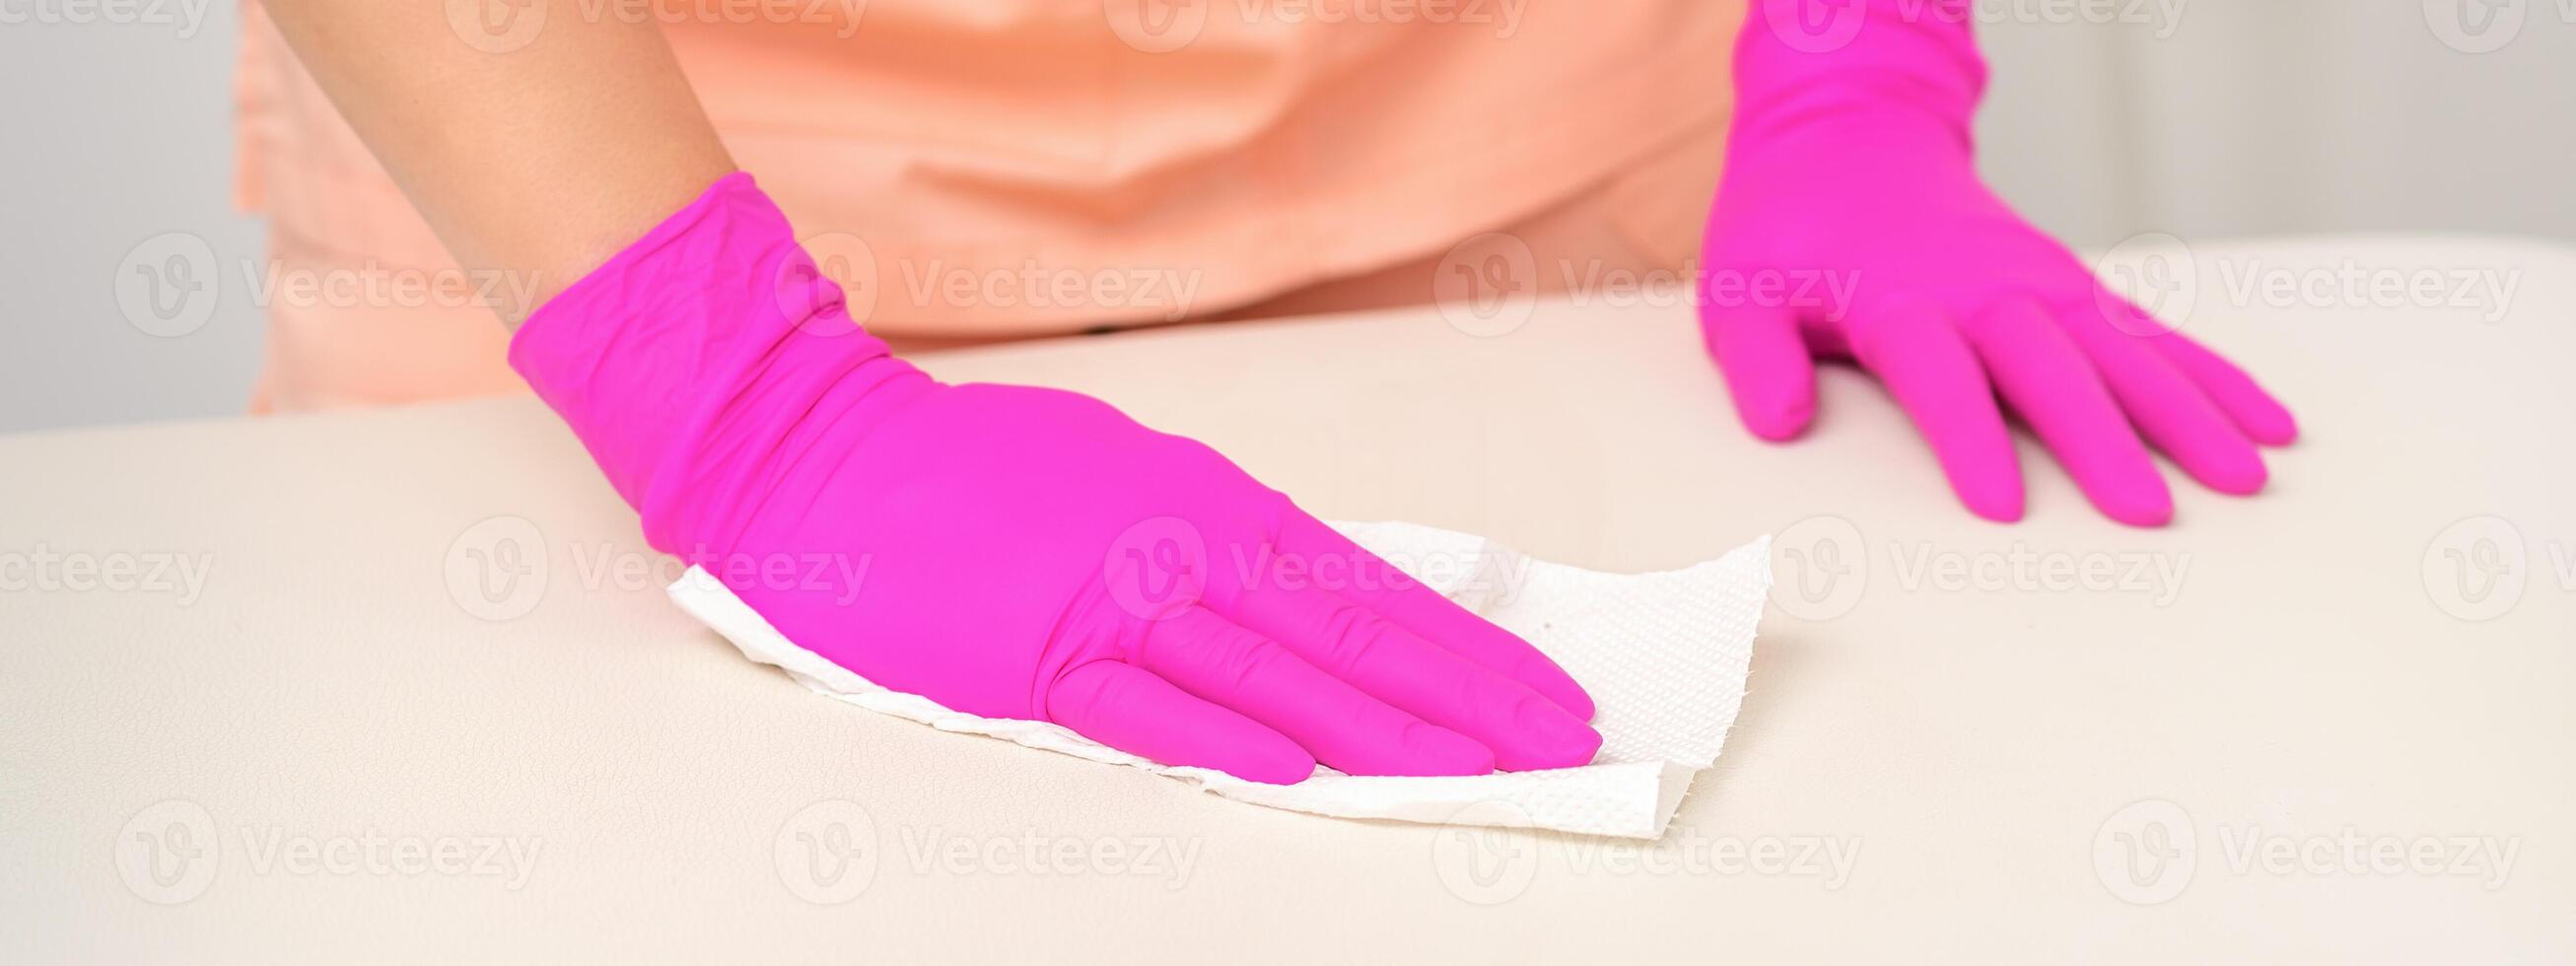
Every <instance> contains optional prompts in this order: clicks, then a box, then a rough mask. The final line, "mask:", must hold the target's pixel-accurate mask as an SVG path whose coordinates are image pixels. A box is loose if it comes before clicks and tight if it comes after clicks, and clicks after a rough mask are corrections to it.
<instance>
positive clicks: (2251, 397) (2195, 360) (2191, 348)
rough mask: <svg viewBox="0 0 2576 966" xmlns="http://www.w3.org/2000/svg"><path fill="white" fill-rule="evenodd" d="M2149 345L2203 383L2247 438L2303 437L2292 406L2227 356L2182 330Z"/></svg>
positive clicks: (2281, 442)
mask: <svg viewBox="0 0 2576 966" xmlns="http://www.w3.org/2000/svg"><path fill="white" fill-rule="evenodd" d="M2149 344H2151V345H2153V346H2155V348H2156V350H2157V351H2158V352H2161V353H2163V354H2164V357H2165V358H2166V359H2168V360H2170V361H2172V363H2173V364H2174V368H2176V369H2180V370H2182V373H2183V374H2184V375H2186V376H2190V377H2191V380H2192V381H2193V382H2195V383H2199V384H2200V388H2201V390H2202V391H2204V392H2207V393H2209V398H2210V399H2212V400H2215V401H2216V402H2217V403H2218V408H2219V409H2221V410H2224V411H2225V412H2226V413H2227V418H2228V419H2230V420H2232V421H2234V422H2235V423H2236V428H2237V429H2240V430H2243V431H2244V432H2245V435H2246V437H2247V438H2249V439H2252V440H2253V441H2255V442H2257V443H2261V444H2263V445H2265V446H2288V445H2290V443H2291V442H2293V441H2295V440H2297V439H2298V438H2299V421H2298V420H2297V419H2295V418H2293V417H2292V416H2291V415H2290V409H2289V407H2287V406H2283V405H2281V401H2280V400H2278V399H2274V398H2272V394H2271V393H2268V392H2265V391H2263V387H2262V386H2260V385H2258V384H2256V383H2255V382H2254V377H2253V376H2249V375H2246V374H2245V370H2243V369H2240V368H2237V366H2236V364H2235V363H2233V362H2229V361H2227V357H2225V356H2222V355H2219V354H2218V353H2216V352H2212V351H2210V350H2209V348H2208V347H2206V346H2203V345H2201V344H2200V343H2198V342H2194V341H2192V340H2191V339H2190V338H2188V337H2186V336H2184V335H2183V334H2182V333H2180V332H2168V333H2165V334H2164V335H2161V336H2158V337H2156V338H2155V339H2153V340H2151V341H2150V343H2149Z"/></svg>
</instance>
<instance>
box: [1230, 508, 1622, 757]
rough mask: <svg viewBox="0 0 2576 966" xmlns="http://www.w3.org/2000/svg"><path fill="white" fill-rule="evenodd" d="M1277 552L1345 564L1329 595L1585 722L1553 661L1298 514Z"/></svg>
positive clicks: (1579, 698)
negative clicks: (1542, 697) (1507, 680)
mask: <svg viewBox="0 0 2576 966" xmlns="http://www.w3.org/2000/svg"><path fill="white" fill-rule="evenodd" d="M1278 547H1279V552H1280V553H1282V554H1285V555H1289V556H1294V557H1302V558H1304V560H1305V562H1306V563H1307V564H1308V565H1309V569H1310V570H1311V569H1312V565H1313V564H1314V563H1316V562H1318V561H1328V560H1338V561H1348V562H1349V567H1350V572H1349V576H1348V577H1347V578H1346V579H1344V580H1343V581H1341V582H1342V583H1343V584H1344V585H1345V586H1341V587H1336V588H1334V592H1335V593H1336V594H1338V595H1339V596H1341V597H1342V599H1344V600H1348V601H1350V602H1352V603H1355V604H1358V605H1360V606H1361V607H1365V608H1367V609H1368V610H1369V611H1370V612H1372V613H1375V614H1376V615H1377V616H1379V617H1382V618H1385V619H1386V620H1388V621H1392V622H1394V624H1395V625H1396V626H1397V627H1401V628H1403V629H1405V630H1408V631H1412V632H1413V633H1414V634H1415V635H1418V636H1420V637H1421V638H1422V639H1424V640H1427V641H1429V642H1431V643H1433V644H1435V645H1438V646H1439V647H1440V648H1442V649H1443V650H1446V651H1448V652H1450V653H1452V654H1455V655H1457V656H1459V657H1463V658H1466V659H1467V660H1469V661H1473V662H1475V663H1477V664H1480V665H1483V666H1485V667H1487V668H1491V669H1492V670H1493V671H1494V672H1495V673H1498V674H1501V675H1503V676H1504V677H1508V678H1510V679H1512V680H1514V681H1518V682H1520V683H1521V684H1522V685H1525V686H1527V687H1528V688H1529V689H1530V690H1532V691H1536V692H1538V693H1539V694H1541V695H1545V696H1546V697H1547V699H1548V700H1549V701H1553V702H1555V703H1556V706H1557V707H1559V708H1563V709H1565V712H1566V713H1567V714H1570V715H1573V716H1574V718H1575V719H1576V720H1578V721H1590V720H1592V712H1593V705H1592V696H1591V695H1590V694H1587V693H1585V692H1584V690H1583V686H1582V685H1579V684H1576V683H1575V682H1574V677H1573V676H1572V675H1569V674H1567V673H1565V669H1564V668H1562V667H1558V666H1557V664H1556V662H1555V661H1554V660H1551V659H1549V658H1548V656H1547V655H1545V654H1542V653H1540V652H1539V649H1538V648H1536V647H1533V646H1531V645H1530V642H1528V641H1525V640H1522V639H1521V637H1520V635H1518V634H1514V633H1512V632H1510V631H1507V630H1504V629H1502V628H1501V627H1497V626H1495V625H1494V623H1493V622H1492V621H1489V620H1486V619H1484V618H1482V617H1478V616H1476V615H1475V614H1473V613H1471V612H1469V611H1468V610H1467V609H1466V608H1464V607H1461V606H1458V602H1457V601H1453V600H1450V599H1449V598H1447V597H1443V596H1440V592H1438V591H1435V590H1432V589H1431V588H1430V587H1427V586H1424V585H1423V583H1422V582H1421V581H1419V580H1415V579H1414V578H1413V577H1412V576H1411V575H1409V574H1406V573H1405V572H1404V571H1403V570H1400V569H1398V568H1397V567H1396V566H1395V565H1394V564H1390V563H1387V562H1386V561H1385V560H1384V559H1381V558H1380V557H1378V555H1376V554H1374V553H1370V552H1369V551H1368V550H1367V549H1366V548H1364V547H1361V546H1360V545H1359V544H1356V543H1353V542H1351V538H1349V537H1346V536H1343V535H1342V532H1341V531H1339V530H1335V529H1333V528H1332V527H1330V526H1328V525H1326V524H1325V523H1324V522H1323V521H1321V520H1317V519H1315V518H1314V517H1312V516H1309V515H1307V514H1306V512H1305V511H1302V510H1294V509H1292V510H1290V511H1289V513H1288V516H1287V519H1286V521H1285V522H1283V523H1282V524H1281V525H1280V528H1279V544H1278Z"/></svg>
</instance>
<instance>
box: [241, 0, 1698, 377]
mask: <svg viewBox="0 0 2576 966" xmlns="http://www.w3.org/2000/svg"><path fill="white" fill-rule="evenodd" d="M491 2H495V3H505V2H507V0H491ZM603 2H604V3H610V4H611V7H607V8H604V9H613V8H614V7H613V2H614V0H603ZM852 12H856V13H857V14H858V16H856V17H855V19H854V18H852V17H851V16H850V14H851V13H852ZM663 15H664V17H665V23H666V24H668V26H667V27H666V30H667V32H668V34H669V36H670V39H671V43H672V46H673V47H674V49H675V50H676V51H677V53H678V56H679V59H680V61H681V64H682V67H683V69H684V70H685V71H686V72H687V73H688V75H689V78H690V80H691V82H692V83H693V84H694V85H695V87H696V88H697V90H698V92H699V96H700V99H701V100H702V101H703V102H704V103H705V105H706V108H707V111H708V113H709V114H710V115H711V116H712V118H713V119H714V121H715V125H716V128H717V130H718V132H719V133H720V134H721V135H722V137H723V138H724V140H725V144H726V146H727V147H728V148H729V149H730V150H731V151H732V153H733V156H734V158H735V160H736V161H737V162H738V163H740V164H741V165H742V167H743V168H745V169H746V170H749V171H752V172H754V173H755V174H757V175H758V176H759V177H760V179H761V183H762V185H763V186H764V187H766V188H767V189H768V190H769V192H770V194H771V195H772V196H774V197H775V198H777V199H778V202H779V204H780V205H781V206H782V207H783V208H785V209H786V211H787V213H788V215H789V217H790V218H792V219H793V220H794V221H795V223H796V225H797V228H798V230H799V232H801V233H803V234H804V235H805V237H806V238H807V239H808V245H809V247H811V248H813V249H814V250H815V251H816V252H817V254H818V257H820V258H821V259H822V260H823V261H824V262H825V264H826V266H827V268H828V270H831V271H833V272H834V273H836V274H840V275H842V276H843V281H844V283H845V285H847V286H849V287H850V288H851V290H852V298H853V304H854V307H855V308H856V309H857V311H858V314H862V315H863V318H864V321H865V322H866V323H867V324H868V326H869V328H870V329H872V330H874V331H877V332H879V333H881V334H884V335H886V336H887V337H889V338H890V339H893V340H895V341H896V343H897V344H898V345H906V346H912V347H921V346H931V345H941V344H957V343H965V342H977V341H990V340H996V339H1009V338H1023V337H1030V336H1039V335H1048V334H1062V333H1071V332H1078V331H1085V330H1092V329H1098V328H1110V327H1125V326H1135V325H1147V324H1158V323H1165V322H1173V321H1183V320H1191V319H1206V318H1239V317H1251V316H1263V315H1280V314H1290V313H1304V312H1315V311H1332V310H1340V309H1353V308H1365V307H1379V306H1387V305H1402V304H1418V303H1425V302H1429V301H1431V299H1432V285H1433V280H1434V275H1435V274H1436V272H1435V269H1436V267H1437V266H1438V264H1439V262H1440V261H1441V259H1442V256H1443V255H1444V254H1446V253H1448V252H1449V251H1450V250H1451V248H1452V246H1454V245H1457V244H1458V243H1459V242H1460V241H1461V240H1462V239H1466V238H1469V237H1470V236H1474V235H1477V234H1480V233H1483V232H1490V231H1503V232H1508V233H1509V234H1511V235H1512V236H1515V237H1516V238H1518V239H1519V240H1520V241H1521V242H1524V243H1526V244H1527V245H1528V246H1529V247H1530V249H1531V251H1532V253H1533V258H1534V259H1535V260H1536V263H1537V264H1538V265H1539V266H1541V270H1540V271H1539V272H1538V273H1537V277H1536V281H1537V283H1538V287H1539V289H1540V290H1541V291H1546V290H1551V289H1556V288H1560V287H1563V286H1564V285H1565V283H1566V280H1567V279H1580V278H1586V277H1598V276H1599V274H1600V273H1601V272H1604V271H1607V272H1611V273H1619V272H1630V273H1634V272H1640V271H1653V270H1662V271H1666V272H1670V271H1674V270H1677V269H1679V268H1681V267H1682V266H1683V264H1684V262H1685V261H1686V260H1688V259H1692V258H1694V257H1695V256H1696V253H1697V248H1698V242H1699V233H1700V226H1701V223H1702V220H1703V219H1704V217H1705V215H1706V212H1707V206H1708V200H1709V196H1710V194H1711V192H1712V190H1713V189H1714V186H1715V184H1716V179H1717V174H1718V164H1719V159H1720V154H1721V150H1722V147H1723V139H1724V136H1725V128H1726V123H1725V122H1726V119H1727V111H1728V106H1729V103H1730V99H1729V92H1728V90H1727V67H1728V65H1727V59H1728V52H1729V51H1730V49H1731V47H1732V45H1733V40H1734V32H1735V30H1736V27H1737V25H1738V21H1739V20H1740V18H1741V15H1742V4H1741V2H1740V0H1617V2H1607V3H1590V4H1582V3H1562V2H1560V3H1546V2H1532V0H1392V2H1390V0H1357V2H1353V0H865V2H864V3H861V2H860V0H824V2H813V0H803V2H795V3H783V2H780V3H768V4H766V5H744V4H730V5H729V4H724V3H706V2H704V0H667V2H665V4H664V10H663ZM245 20H246V21H247V32H246V36H245V38H244V41H243V46H242V64H241V70H240V75H239V83H238V87H239V103H240V110H241V118H240V125H241V137H240V158H239V170H238V182H237V191H238V195H239V202H240V204H242V205H243V206H244V207H245V208H249V209H252V210H258V211H264V212H266V213H267V214H268V216H269V219H270V221H269V250H270V257H271V260H272V262H273V264H272V265H271V266H270V267H271V269H272V270H273V271H277V272H281V273H294V274H297V275H314V276H322V277H330V276H333V275H342V276H347V275H404V274H407V275H410V276H413V277H419V276H429V277H432V278H440V277H441V276H442V275H443V276H446V277H445V278H444V279H443V281H444V282H445V284H446V287H445V288H433V289H431V291H434V292H442V293H445V295H446V296H447V297H438V298H428V297H410V298H374V299H354V300H353V299H307V300H297V299H291V298H290V299H274V300H272V301H271V303H270V304H269V305H268V306H267V309H268V317H269V320H270V325H271V330H270V333H269V340H268V345H269V349H268V359H267V365H266V370H265V372H264V374H263V376H262V378H261V381H260V385H259V388H258V390H257V397H256V398H255V400H254V408H256V409H259V410H262V411H275V410H303V409H317V408H329V407H336V406H348V405H367V404H377V403H390V402H402V401H410V400H418V399H430V398H443V397H452V396H465V395H476V394H486V393H495V392H503V391H513V390H516V389H518V388H519V386H520V383H519V380H518V379H517V377H516V376H515V375H514V374H513V373H511V372H510V370H509V368H508V367H507V366H506V365H505V364H504V362H503V351H502V350H503V346H504V344H505V342H506V336H505V334H504V333H503V331H502V329H501V327H500V326H499V325H498V324H497V323H495V322H494V321H493V320H492V319H491V317H490V312H489V310H488V305H487V304H485V303H483V302H480V301H475V300H474V299H473V298H471V297H459V296H458V295H457V293H458V292H460V291H464V292H471V291H472V290H474V289H475V288H476V287H477V286H478V285H479V284H480V283H482V282H486V281H489V280H487V279H477V278H473V277H468V276H462V275H461V273H460V272H459V271H458V270H457V269H456V268H455V267H454V265H453V263H452V262H451V261H450V260H449V259H448V258H447V256H446V254H445V253H444V251H443V250H442V249H441V247H440V246H439V244H438V241H437V239H436V237H435V236H434V235H432V234H431V232H430V231H429V229H428V228H427V226H426V225H425V224H423V223H422V221H421V219H420V218H419V216H418V215H416V214H415V213H413V211H412V210H411V207H410V205H409V204H408V203H407V202H406V201H405V200H404V199H403V197H402V195H401V193H400V192H399V191H398V190H397V189H396V188H395V186H394V185H393V183H392V181H391V180H390V179H389V178H388V177H387V176H386V175H385V173H384V171H383V170H382V169H381V168H380V167H379V166H378V165H377V164H376V163H375V161H374V160H373V159H372V158H371V157H370V156H369V155H368V153H367V151H366V149H365V148H364V147H363V146H362V145H361V144H360V143H359V141H358V140H357V138H356V136H355V135H354V134H352V133H351V132H350V130H349V129H348V127H347V125H346V124H345V123H343V122H342V121H341V120H340V119H339V117H338V116H337V114H336V113H335V112H334V111H333V110H332V108H331V106H330V104H329V102H328V101H326V100H325V99H324V98H323V96H322V94H321V93H320V91H319V90H318V89H316V88H315V87H314V85H313V83H312V81H311V79H310V78H309V77H307V76H306V75H305V73H304V71H303V69H302V68H301V67H300V66H299V65H298V64H297V63H296V62H295V60H294V58H293V56H292V55H291V53H289V52H288V51H287V49H286V48H285V46H284V44H283V42H282V41H281V40H279V39H278V37H277V35H276V33H275V30H274V27H273V26H272V25H271V24H270V23H269V22H268V20H267V18H266V16H265V14H264V13H263V12H262V11H260V10H259V9H258V8H257V7H256V6H255V5H253V6H251V7H249V9H247V10H246V12H245ZM460 29H465V28H460ZM439 40H441V41H445V40H446V38H439ZM459 282H462V284H458V283H459ZM341 290H358V291H392V292H401V291H404V289H402V288H400V287H396V286H375V287H373V288H369V287H365V286H344V287H343V288H342V289H341Z"/></svg>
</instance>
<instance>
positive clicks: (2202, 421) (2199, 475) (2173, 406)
mask: <svg viewBox="0 0 2576 966" xmlns="http://www.w3.org/2000/svg"><path fill="white" fill-rule="evenodd" d="M2060 319H2061V320H2062V321H2063V323H2064V325H2065V328H2066V332H2067V334H2068V335H2069V336H2071V337H2072V338H2073V339H2074V340H2075V344H2076V345H2078V346H2080V347H2082V348H2083V350H2084V353H2085V354H2086V355H2088V356H2091V357H2092V358H2093V366H2094V368H2095V370H2096V371H2098V372H2100V373H2101V375H2102V382H2103V384H2104V385H2106V386H2109V387H2110V389H2111V396H2112V398H2114V399H2117V400H2119V403H2120V408H2121V410H2123V411H2125V412H2127V413H2128V414H2129V421H2130V422H2131V423H2133V424H2135V425H2136V427H2137V429H2138V432H2139V433H2140V434H2141V435H2143V436H2145V437H2146V440H2147V442H2149V443H2151V444H2154V446H2155V447H2156V448H2157V449H2160V450H2163V451H2164V453H2165V455H2167V456H2170V457H2172V458H2173V461H2174V463H2175V464H2176V465H2179V466H2181V467H2182V469H2183V472H2185V473H2189V474H2191V477H2192V479H2195V480H2199V481H2200V483H2201V485H2202V486H2206V487H2209V488H2210V489H2213V490H2217V491H2219V492H2221V493H2238V494H2244V493H2254V492H2256V491H2259V490H2261V489H2263V482H2264V480H2265V478H2266V476H2267V475H2268V474H2267V473H2266V472H2265V470H2264V468H2263V455H2262V454H2261V453H2259V452H2257V451H2256V450H2255V449H2254V442H2253V441H2252V440H2249V439H2246V438H2245V434H2244V433H2242V432H2239V431H2238V430H2237V427H2236V424H2235V423H2234V422H2233V421H2232V420H2230V419H2229V418H2228V416H2227V414H2226V413H2224V412H2221V411H2220V410H2219V407H2218V404H2217V402H2215V401H2213V400H2211V399H2210V398H2209V395H2208V394H2207V393H2206V392H2203V391H2202V390H2201V387H2200V385H2199V384H2198V383H2196V382H2194V381H2193V380H2192V379H2191V378H2190V377H2189V376H2186V375H2184V374H2183V373H2182V370H2180V369H2178V368H2176V367H2175V366H2174V364H2173V363H2172V362H2171V361H2169V360H2168V359H2167V358H2166V357H2165V355H2164V354H2163V353H2161V352H2158V351H2156V348H2155V346H2154V345H2153V343H2154V342H2155V341H2156V340H2158V339H2165V338H2173V336H2171V335H2159V336H2137V335H2131V334H2129V333H2127V332H2124V331H2121V330H2120V329H2119V328H2117V327H2115V326H2113V325H2112V324H2111V322H2110V320H2108V319H2105V318H2103V317H2102V310H2101V309H2100V308H2098V307H2096V306H2094V305H2091V304H2084V305H2077V306H2073V307H2070V308H2069V309H2067V310H2066V312H2065V313H2063V314H2062V315H2061V316H2060Z"/></svg>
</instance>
